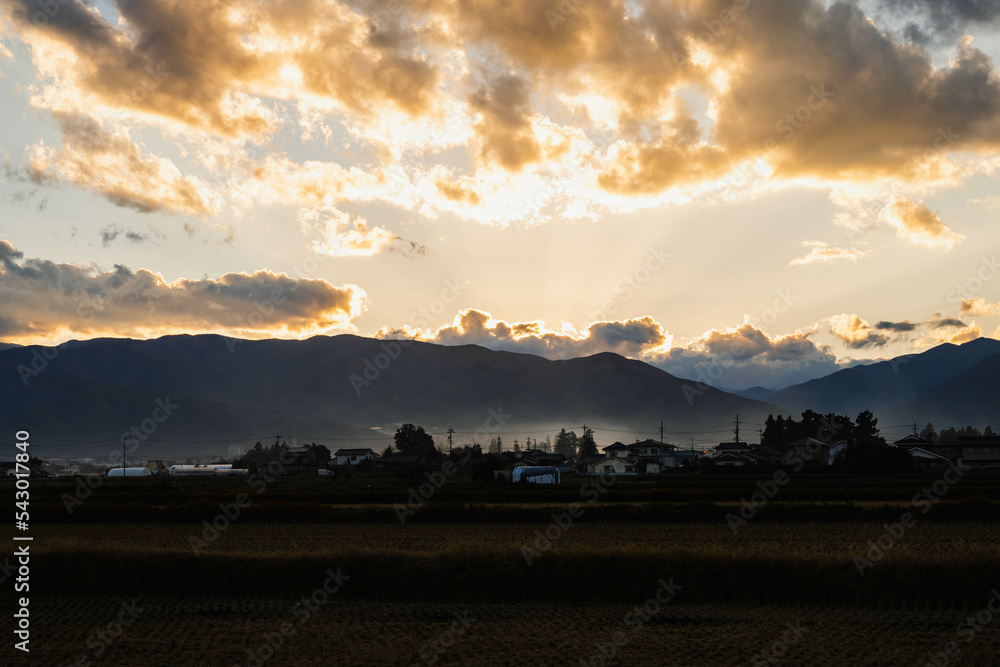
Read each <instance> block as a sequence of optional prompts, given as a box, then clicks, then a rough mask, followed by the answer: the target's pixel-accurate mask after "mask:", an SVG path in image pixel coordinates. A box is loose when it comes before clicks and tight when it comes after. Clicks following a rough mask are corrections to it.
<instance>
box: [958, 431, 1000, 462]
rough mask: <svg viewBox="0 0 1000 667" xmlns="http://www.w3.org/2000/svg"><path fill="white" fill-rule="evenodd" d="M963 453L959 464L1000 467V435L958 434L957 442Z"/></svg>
mask: <svg viewBox="0 0 1000 667" xmlns="http://www.w3.org/2000/svg"><path fill="white" fill-rule="evenodd" d="M956 444H957V445H958V447H960V448H961V451H962V454H961V459H960V461H959V465H966V466H968V467H970V468H998V469H1000V436H996V435H978V436H965V435H960V436H958V442H957V443H956Z"/></svg>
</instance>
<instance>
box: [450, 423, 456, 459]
mask: <svg viewBox="0 0 1000 667" xmlns="http://www.w3.org/2000/svg"><path fill="white" fill-rule="evenodd" d="M454 432H455V429H453V428H452V427H451V426H449V427H448V455H449V456H451V436H452V434H453V433H454Z"/></svg>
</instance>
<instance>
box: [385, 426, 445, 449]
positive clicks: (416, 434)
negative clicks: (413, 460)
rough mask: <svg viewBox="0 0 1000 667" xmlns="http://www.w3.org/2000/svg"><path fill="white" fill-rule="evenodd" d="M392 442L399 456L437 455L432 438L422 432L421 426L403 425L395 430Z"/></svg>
mask: <svg viewBox="0 0 1000 667" xmlns="http://www.w3.org/2000/svg"><path fill="white" fill-rule="evenodd" d="M393 440H394V441H395V442H396V449H397V450H398V451H399V453H400V454H409V455H412V456H421V457H424V456H431V457H434V456H436V454H437V450H436V449H435V448H434V438H433V437H431V436H430V435H428V434H427V432H426V431H424V427H423V426H414V425H413V424H403V425H402V426H400V427H399V428H398V429H397V430H396V435H394V436H393Z"/></svg>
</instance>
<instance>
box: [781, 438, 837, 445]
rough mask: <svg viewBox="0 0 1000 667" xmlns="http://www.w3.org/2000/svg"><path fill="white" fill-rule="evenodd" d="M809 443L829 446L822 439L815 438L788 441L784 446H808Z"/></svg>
mask: <svg viewBox="0 0 1000 667" xmlns="http://www.w3.org/2000/svg"><path fill="white" fill-rule="evenodd" d="M810 445H821V446H823V447H829V446H830V445H828V444H826V443H825V442H823V441H822V440H817V439H816V438H802V439H801V440H796V441H795V442H790V443H788V444H787V445H785V446H786V447H808V446H810Z"/></svg>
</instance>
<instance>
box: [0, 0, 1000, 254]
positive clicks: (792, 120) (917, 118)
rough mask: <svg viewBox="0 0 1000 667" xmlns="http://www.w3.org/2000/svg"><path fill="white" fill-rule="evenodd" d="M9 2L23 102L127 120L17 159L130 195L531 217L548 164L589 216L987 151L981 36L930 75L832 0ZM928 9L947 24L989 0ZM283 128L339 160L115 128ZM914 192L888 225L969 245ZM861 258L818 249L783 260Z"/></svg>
mask: <svg viewBox="0 0 1000 667" xmlns="http://www.w3.org/2000/svg"><path fill="white" fill-rule="evenodd" d="M887 1H889V0H887ZM8 4H9V7H8V9H7V10H6V13H7V18H8V19H9V21H10V23H11V25H12V26H14V27H15V29H16V30H17V33H18V36H19V37H20V38H21V39H22V40H23V41H24V42H25V43H26V44H27V45H28V46H29V47H30V53H31V57H32V61H33V63H34V65H35V67H36V69H37V74H38V77H37V81H36V82H35V83H34V84H33V85H32V86H31V88H30V91H29V98H30V101H31V103H32V104H33V105H34V106H36V107H38V108H40V109H47V110H49V111H51V112H52V113H54V114H56V115H57V116H58V117H60V118H78V117H79V116H81V115H84V114H86V115H88V116H89V117H90V118H92V119H95V120H94V121H93V122H98V121H100V122H104V123H107V122H112V121H113V122H114V123H117V125H115V127H114V128H112V129H111V130H102V132H104V134H103V135H102V134H96V133H95V132H94V131H93V130H92V129H91V130H86V131H83V130H81V129H79V128H75V127H74V125H79V124H80V123H81V121H79V120H77V121H73V122H72V123H69V124H68V125H67V123H65V122H64V124H63V125H64V126H63V131H64V133H65V135H66V136H65V139H64V142H63V143H64V145H63V147H62V149H61V150H60V151H53V150H52V149H48V148H43V147H39V148H38V149H37V150H36V151H33V152H32V155H31V162H32V165H33V166H34V167H35V168H36V169H39V170H44V174H43V172H42V171H40V172H39V174H43V175H45V176H48V177H56V176H58V177H61V178H64V179H65V180H68V181H71V182H73V183H75V184H77V185H80V186H81V187H86V188H90V189H92V190H94V191H95V192H98V193H100V194H102V195H103V196H106V197H108V198H109V199H111V200H112V201H115V202H116V203H119V204H121V205H125V206H131V207H134V208H137V209H139V210H168V211H182V212H186V213H197V214H200V215H210V214H214V213H217V212H218V211H220V207H221V206H222V205H224V204H225V203H229V204H231V205H233V206H234V207H235V208H237V209H240V210H243V209H246V208H249V207H252V206H254V205H256V204H258V203H264V204H267V203H274V204H278V205H288V206H295V207H302V206H332V205H335V204H337V203H338V202H342V201H345V200H350V201H356V200H364V201H375V200H378V201H385V202H388V203H391V204H394V205H397V206H400V207H403V208H406V209H407V210H409V211H412V212H419V213H420V214H421V215H423V216H429V217H434V216H436V215H437V214H438V213H440V212H441V211H448V212H450V213H453V214H455V215H458V216H461V217H465V218H467V219H470V220H475V221H479V222H487V223H493V224H507V223H509V222H510V219H511V216H512V215H521V216H523V217H532V219H533V220H542V219H546V216H538V215H536V212H535V211H533V210H532V207H531V206H525V207H521V210H520V212H518V211H514V212H512V211H511V210H510V209H511V202H512V201H518V200H521V201H523V200H524V199H525V196H526V191H529V190H530V188H531V187H532V186H533V185H534V184H535V183H534V182H532V181H531V180H530V179H537V180H539V181H541V182H542V183H546V184H551V183H555V182H560V183H565V187H561V188H560V189H559V191H558V192H557V193H555V194H553V195H552V196H551V198H550V199H551V201H550V202H549V203H548V205H549V206H551V207H552V208H553V212H554V213H558V214H559V215H560V216H562V217H569V218H570V219H579V218H591V219H594V218H597V217H599V216H600V213H601V212H603V211H606V210H608V209H609V208H610V209H613V210H628V209H634V208H638V207H644V206H657V205H662V204H663V203H666V202H669V201H687V200H689V198H691V197H693V196H697V195H698V194H703V193H704V194H713V193H714V194H718V193H730V192H731V191H733V190H741V189H744V188H746V189H754V188H769V187H782V186H783V184H787V183H789V182H797V181H811V182H825V183H828V184H848V185H864V184H867V183H869V182H871V180H872V179H885V180H892V181H893V182H894V183H897V184H900V185H901V186H905V185H909V186H910V187H912V188H916V187H918V186H926V185H928V184H953V183H954V182H956V181H957V180H960V179H961V178H962V177H963V174H965V173H966V172H965V171H962V169H961V168H960V167H959V166H957V165H958V164H959V163H960V162H961V161H962V160H966V161H968V160H974V159H975V158H976V156H982V155H987V154H994V153H995V152H996V149H997V148H998V147H1000V78H998V76H997V74H996V72H995V71H994V68H993V63H992V62H991V61H990V59H989V57H987V56H986V55H985V54H984V53H983V52H982V51H980V50H978V49H977V48H976V47H975V46H974V45H973V43H972V41H971V39H964V40H962V41H961V42H960V43H958V44H956V45H955V48H956V50H955V53H954V57H953V58H951V59H949V60H947V61H946V62H943V63H941V64H937V63H936V62H934V61H933V60H932V56H931V54H930V53H928V52H927V51H925V50H923V49H921V48H917V47H915V46H914V45H913V44H912V43H910V42H907V41H904V40H900V39H899V38H898V37H896V36H894V33H893V32H892V31H890V30H886V29H885V27H884V26H879V25H877V24H876V23H875V21H874V20H873V19H872V18H870V17H868V16H866V15H865V14H864V12H863V11H862V9H861V8H860V7H859V6H858V5H855V4H852V3H846V2H834V3H832V4H831V3H826V2H822V1H821V0H776V1H775V2H767V3H761V2H754V3H752V4H751V3H747V2H743V1H742V0H741V1H738V2H732V1H730V0H678V1H677V2H671V3H662V2H654V1H653V0H643V1H640V2H636V3H625V2H620V1H618V0H588V1H587V2H585V3H576V2H574V3H571V4H566V3H563V4H557V5H556V6H552V5H551V4H550V3H538V2H535V1H534V0H509V1H507V2H503V3H497V2H494V1H491V0H468V1H466V2H456V1H455V0H418V1H416V2H411V3H396V2H387V1H386V0H352V1H351V2H346V1H344V2H341V1H338V0H301V1H300V2H274V3H271V2H268V3H259V2H254V1H253V0H227V1H226V2H222V3H220V2H217V1H216V0H188V1H186V2H180V3H179V2H174V1H173V0H142V1H140V0H115V1H114V2H113V3H110V4H109V3H103V4H101V5H100V6H96V5H95V6H93V7H91V6H88V5H86V4H84V3H83V2H81V1H80V0H60V2H59V3H58V8H57V11H55V12H54V13H53V15H52V16H51V17H49V16H48V15H47V14H45V12H44V11H43V10H41V9H40V7H41V6H40V5H38V4H37V3H35V2H32V1H31V0H16V1H15V2H13V3H8ZM53 6H54V5H53ZM990 7H992V5H991V6H990ZM923 11H924V13H926V14H927V16H929V17H930V19H931V20H933V22H935V23H936V24H941V25H945V24H947V23H948V22H949V21H952V20H954V21H958V22H965V21H973V22H977V23H986V22H989V21H992V18H993V17H994V16H995V14H996V12H995V11H994V9H992V8H985V7H981V6H980V5H979V4H977V3H972V2H965V3H957V4H956V5H954V6H953V5H951V4H950V3H944V2H941V3H932V2H928V3H926V4H925V5H923ZM39 12H42V15H43V17H44V18H43V19H39V20H35V19H36V17H37V15H38V13H39ZM778 44H780V45H782V47H781V48H777V47H776V46H775V45H778ZM702 109H704V111H703V110H702ZM289 125H291V126H292V127H294V126H296V125H297V126H298V127H299V128H300V129H301V131H302V137H303V139H304V140H307V139H308V140H312V139H313V138H315V139H317V140H319V141H322V142H323V148H324V149H327V150H325V151H324V152H323V153H322V154H323V155H326V156H330V157H326V158H324V159H322V160H317V159H315V157H316V155H317V154H318V153H316V152H311V151H306V152H305V154H306V155H309V156H310V157H311V158H313V159H309V160H302V161H300V160H301V156H296V157H292V156H289V155H282V156H271V157H269V158H266V159H258V160H255V161H253V164H250V165H247V166H248V167H249V169H248V172H249V173H242V171H240V170H236V171H235V172H233V173H230V174H229V175H228V176H229V178H228V179H226V181H227V184H228V185H229V186H230V187H228V188H227V189H226V191H225V192H224V193H223V192H216V193H211V194H210V193H208V192H207V191H206V190H205V189H204V188H203V187H200V184H199V182H198V181H197V179H196V178H195V177H194V176H192V175H190V171H189V167H190V165H186V164H181V163H180V162H177V163H175V162H173V161H171V160H168V159H166V158H164V157H160V156H157V155H153V154H146V153H145V152H143V151H142V150H140V149H139V148H138V147H137V146H136V145H135V144H133V143H132V142H131V141H130V140H129V139H128V130H129V129H131V128H132V127H138V126H141V127H143V128H158V129H159V130H160V131H161V132H162V133H163V135H164V136H165V137H166V138H168V139H169V141H171V142H174V143H177V144H179V145H181V146H182V148H184V149H185V150H186V151H189V152H188V153H185V154H186V155H191V154H198V153H199V151H198V146H200V145H202V144H204V142H205V141H208V140H219V141H228V142H232V143H233V144H234V145H241V144H242V143H243V142H246V143H248V144H250V145H252V146H260V145H265V144H267V143H268V142H269V141H271V140H272V139H273V138H274V137H275V136H277V135H278V134H279V133H280V132H279V131H281V130H284V129H285V128H286V126H289ZM81 132H83V133H85V134H87V135H88V136H89V135H90V134H95V137H94V138H95V139H96V140H97V141H96V144H95V145H89V144H86V143H81V142H80V138H81ZM339 144H343V148H344V149H345V150H344V151H339V152H338V151H331V150H329V149H331V148H334V147H336V146H338V145H339ZM347 144H351V149H350V150H347ZM310 147H311V148H316V147H317V146H315V144H313V145H312V146H310ZM451 149H459V151H457V152H452V150H451ZM391 168H395V169H399V170H400V171H401V172H402V173H403V178H401V179H389V178H387V175H386V174H387V170H389V169H391ZM991 168H992V167H986V166H983V167H982V169H987V170H988V169H991ZM442 171H445V172H448V173H451V174H453V175H454V180H452V179H446V180H442V179H441V178H438V177H437V175H439V174H440V173H441V172H442ZM522 176H523V177H524V179H522V178H519V177H522ZM146 183H149V184H151V185H152V187H149V188H143V187H140V186H141V185H143V184H146ZM216 197H224V198H228V202H227V201H222V202H220V201H218V200H217V199H216ZM921 206H922V205H918V204H915V203H913V202H908V203H907V202H902V203H897V204H896V205H895V206H894V207H893V211H892V215H891V217H890V219H889V222H890V223H891V224H894V225H895V226H896V227H897V230H898V233H899V235H900V236H901V237H903V238H906V239H908V240H911V241H914V242H917V243H922V244H924V245H930V246H934V247H945V248H947V247H952V246H953V245H954V244H955V243H957V242H959V241H960V240H961V239H962V237H961V236H960V235H958V234H956V233H954V232H952V231H951V230H950V229H949V228H948V227H947V225H945V224H944V223H942V222H941V221H940V219H939V218H936V216H934V214H932V213H930V212H929V211H925V210H923V209H922V208H920V207H921ZM547 217H548V218H553V217H554V216H552V215H550V216H547ZM858 252H861V251H856V250H855V251H851V250H844V249H840V248H824V247H819V246H817V247H813V248H812V250H811V252H810V254H809V255H806V256H805V257H803V258H799V259H798V260H795V262H796V263H810V262H816V261H832V260H834V259H848V260H852V261H853V260H856V259H857V258H858V257H859V255H857V254H856V253H858Z"/></svg>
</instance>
